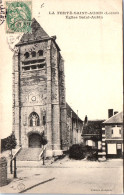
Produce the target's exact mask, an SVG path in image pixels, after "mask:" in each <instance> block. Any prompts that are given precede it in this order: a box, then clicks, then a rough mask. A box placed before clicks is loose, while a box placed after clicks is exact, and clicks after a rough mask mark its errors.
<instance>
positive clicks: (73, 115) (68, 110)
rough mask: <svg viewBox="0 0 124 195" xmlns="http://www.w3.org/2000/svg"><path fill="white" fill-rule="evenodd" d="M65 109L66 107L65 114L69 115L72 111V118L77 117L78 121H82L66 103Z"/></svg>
mask: <svg viewBox="0 0 124 195" xmlns="http://www.w3.org/2000/svg"><path fill="white" fill-rule="evenodd" d="M66 109H67V115H69V116H70V117H71V112H72V118H73V119H76V120H77V119H78V120H79V121H81V122H83V121H82V120H81V119H80V118H79V117H78V116H77V114H76V113H75V112H74V111H73V110H72V108H71V107H70V106H69V105H68V104H67V103H66Z"/></svg>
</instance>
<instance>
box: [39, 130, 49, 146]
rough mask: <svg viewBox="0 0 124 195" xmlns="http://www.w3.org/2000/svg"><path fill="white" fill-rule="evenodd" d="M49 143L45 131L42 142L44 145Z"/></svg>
mask: <svg viewBox="0 0 124 195" xmlns="http://www.w3.org/2000/svg"><path fill="white" fill-rule="evenodd" d="M47 143H48V141H47V139H46V137H45V135H44V133H43V135H42V136H41V144H42V145H43V146H44V145H46V144H47Z"/></svg>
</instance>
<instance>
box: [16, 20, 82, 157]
mask: <svg viewBox="0 0 124 195" xmlns="http://www.w3.org/2000/svg"><path fill="white" fill-rule="evenodd" d="M31 27H32V33H26V34H23V36H22V38H21V39H20V41H19V43H18V44H16V46H15V48H16V49H15V53H14V56H13V132H14V133H15V136H16V140H17V146H18V147H21V149H22V150H23V149H28V148H41V146H42V143H41V141H40V137H41V135H42V134H43V133H44V135H45V137H46V138H47V141H48V143H47V146H46V156H48V157H51V156H56V155H61V154H62V153H63V151H66V150H68V148H69V146H70V145H72V144H74V143H80V142H81V133H82V127H83V121H82V120H81V119H80V118H79V117H78V115H77V114H76V113H75V112H74V111H73V110H72V109H71V107H70V106H69V105H68V104H67V103H66V98H65V75H64V60H63V58H62V56H61V53H60V48H59V46H58V45H57V43H56V36H52V37H50V36H49V35H48V34H47V33H46V32H45V31H44V30H43V28H42V27H41V26H40V24H39V23H38V22H37V21H36V20H35V19H33V20H32V25H31Z"/></svg>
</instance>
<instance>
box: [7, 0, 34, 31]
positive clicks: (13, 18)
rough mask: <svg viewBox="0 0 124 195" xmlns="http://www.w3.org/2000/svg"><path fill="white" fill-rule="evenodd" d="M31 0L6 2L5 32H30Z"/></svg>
mask: <svg viewBox="0 0 124 195" xmlns="http://www.w3.org/2000/svg"><path fill="white" fill-rule="evenodd" d="M31 8H32V2H31V1H8V2H6V10H7V16H6V32H7V33H15V32H24V33H26V32H31V19H32V12H31Z"/></svg>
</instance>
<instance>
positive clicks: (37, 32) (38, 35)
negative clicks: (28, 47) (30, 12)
mask: <svg viewBox="0 0 124 195" xmlns="http://www.w3.org/2000/svg"><path fill="white" fill-rule="evenodd" d="M31 27H32V33H29V32H28V33H25V34H23V36H22V38H21V39H20V41H19V43H18V44H17V46H18V45H21V44H24V43H27V42H28V43H29V42H33V41H39V40H44V39H50V37H49V35H48V34H47V33H46V32H45V31H44V29H43V28H42V27H41V26H40V24H39V23H38V22H37V21H36V19H35V18H33V19H32V24H31Z"/></svg>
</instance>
